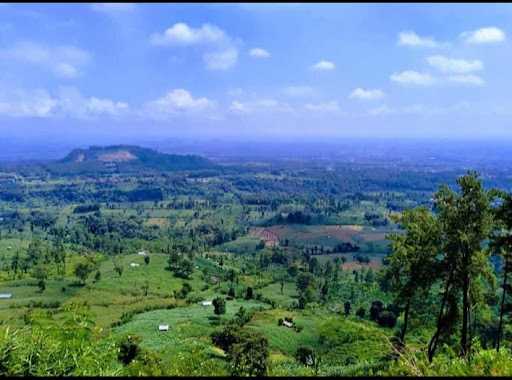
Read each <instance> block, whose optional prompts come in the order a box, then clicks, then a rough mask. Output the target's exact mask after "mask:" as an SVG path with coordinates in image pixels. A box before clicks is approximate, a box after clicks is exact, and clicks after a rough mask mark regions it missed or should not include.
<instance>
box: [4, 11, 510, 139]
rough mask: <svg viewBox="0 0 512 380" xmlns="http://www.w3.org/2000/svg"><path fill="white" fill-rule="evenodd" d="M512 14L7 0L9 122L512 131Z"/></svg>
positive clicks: (191, 131)
mask: <svg viewBox="0 0 512 380" xmlns="http://www.w3.org/2000/svg"><path fill="white" fill-rule="evenodd" d="M510 25H512V6H511V5H509V4H490V5H484V4H467V5H461V4H412V5H406V4H403V5H402V4H392V5H384V4H379V5H377V4H373V5H372V4H357V5H350V4H316V5H314V4H174V5H173V4H68V5H59V4H48V5H44V4H39V5H36V4H3V5H0V133H2V134H4V135H17V136H27V138H28V137H30V136H38V137H37V138H39V137H40V136H59V135H60V136H62V135H66V136H71V137H72V136H75V135H76V136H80V135H84V134H89V135H112V136H124V135H132V136H141V137H147V136H210V137H211V136H215V137H222V136H227V137H242V138H244V137H254V136H257V137H265V136H275V137H297V138H299V137H300V138H306V139H310V138H330V137H345V136H347V137H368V136H372V137H420V138H421V137H443V138H510V137H512V123H511V122H510V120H511V117H512V91H511V90H510V89H511V88H512V80H511V79H512V75H511V73H510V67H512V49H511V38H512V35H511V33H512V31H511V30H509V28H510ZM48 138H50V137H48Z"/></svg>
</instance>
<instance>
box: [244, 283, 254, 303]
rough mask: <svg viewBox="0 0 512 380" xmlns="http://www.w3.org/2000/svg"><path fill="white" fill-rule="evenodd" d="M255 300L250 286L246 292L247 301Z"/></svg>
mask: <svg viewBox="0 0 512 380" xmlns="http://www.w3.org/2000/svg"><path fill="white" fill-rule="evenodd" d="M252 298H253V290H252V288H251V287H250V286H248V287H247V289H246V291H245V299H246V300H251V299H252Z"/></svg>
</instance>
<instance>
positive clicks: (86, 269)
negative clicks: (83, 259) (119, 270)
mask: <svg viewBox="0 0 512 380" xmlns="http://www.w3.org/2000/svg"><path fill="white" fill-rule="evenodd" d="M93 270H94V268H93V267H92V265H91V264H90V263H78V264H76V266H75V272H74V273H75V276H76V277H77V278H78V279H79V280H80V283H81V284H82V285H84V284H85V281H86V280H87V277H89V274H91V272H92V271H93Z"/></svg>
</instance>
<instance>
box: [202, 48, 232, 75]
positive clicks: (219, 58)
mask: <svg viewBox="0 0 512 380" xmlns="http://www.w3.org/2000/svg"><path fill="white" fill-rule="evenodd" d="M237 60H238V50H237V49H235V48H227V49H225V50H220V51H215V52H210V53H205V54H204V55H203V61H204V62H205V64H206V67H207V68H208V69H209V70H227V69H229V68H231V67H233V66H234V65H235V64H236V62H237Z"/></svg>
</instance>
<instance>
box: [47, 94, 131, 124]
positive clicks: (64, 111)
mask: <svg viewBox="0 0 512 380" xmlns="http://www.w3.org/2000/svg"><path fill="white" fill-rule="evenodd" d="M56 99H57V105H56V108H55V114H56V116H69V117H76V118H81V119H88V118H94V117H97V116H108V117H118V116H122V115H124V114H126V113H127V112H128V111H129V110H130V109H129V106H128V104H127V103H125V102H120V101H114V100H112V99H107V98H98V97H95V96H92V97H85V96H83V95H82V94H81V93H80V91H79V90H78V89H76V88H75V87H61V88H60V89H59V92H58V95H57V96H56Z"/></svg>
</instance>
